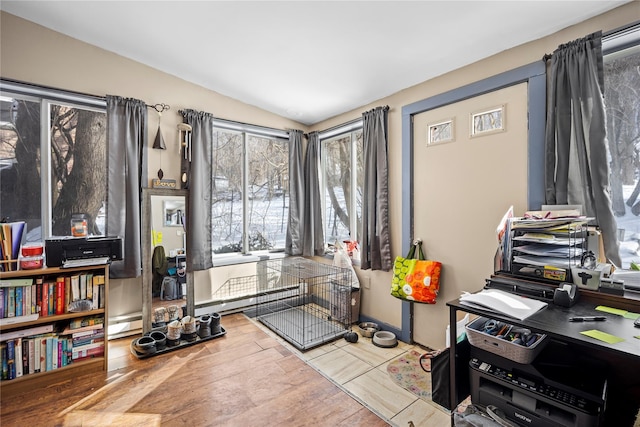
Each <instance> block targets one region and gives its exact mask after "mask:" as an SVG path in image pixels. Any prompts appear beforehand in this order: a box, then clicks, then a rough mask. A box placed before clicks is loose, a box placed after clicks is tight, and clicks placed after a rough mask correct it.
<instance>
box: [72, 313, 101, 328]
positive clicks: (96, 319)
mask: <svg viewBox="0 0 640 427" xmlns="http://www.w3.org/2000/svg"><path fill="white" fill-rule="evenodd" d="M101 324H104V316H89V317H82V318H78V319H72V320H71V321H70V322H69V328H70V329H78V328H82V327H85V326H93V325H101Z"/></svg>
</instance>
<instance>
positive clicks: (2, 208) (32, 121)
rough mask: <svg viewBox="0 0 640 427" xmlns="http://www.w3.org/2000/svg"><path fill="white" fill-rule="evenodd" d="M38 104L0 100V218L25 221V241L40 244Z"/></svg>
mask: <svg viewBox="0 0 640 427" xmlns="http://www.w3.org/2000/svg"><path fill="white" fill-rule="evenodd" d="M40 194H41V185H40V103H39V102H33V101H27V100H24V99H18V98H15V99H12V98H8V97H4V96H3V97H2V98H0V217H2V218H6V219H7V220H8V221H10V222H12V221H25V222H26V224H27V225H26V227H27V241H29V242H37V241H42V239H43V236H42V218H41V207H40V203H41V202H40V200H41V199H40Z"/></svg>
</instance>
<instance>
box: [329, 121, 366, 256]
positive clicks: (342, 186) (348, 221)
mask: <svg viewBox="0 0 640 427" xmlns="http://www.w3.org/2000/svg"><path fill="white" fill-rule="evenodd" d="M337 132H339V130H338V131H337ZM319 139H320V142H321V150H320V153H321V161H322V178H321V179H322V187H323V189H322V192H323V193H324V199H323V209H322V210H323V224H324V230H325V242H326V244H327V245H328V246H329V247H331V246H332V245H334V244H335V243H336V242H344V241H347V240H349V241H355V242H357V241H359V238H360V236H359V234H358V233H359V230H360V229H361V220H362V184H363V159H362V151H363V139H362V121H360V120H359V121H358V122H356V123H355V124H353V125H352V126H351V129H348V130H346V131H343V132H342V133H338V134H337V135H336V132H325V133H324V135H323V133H320V135H319Z"/></svg>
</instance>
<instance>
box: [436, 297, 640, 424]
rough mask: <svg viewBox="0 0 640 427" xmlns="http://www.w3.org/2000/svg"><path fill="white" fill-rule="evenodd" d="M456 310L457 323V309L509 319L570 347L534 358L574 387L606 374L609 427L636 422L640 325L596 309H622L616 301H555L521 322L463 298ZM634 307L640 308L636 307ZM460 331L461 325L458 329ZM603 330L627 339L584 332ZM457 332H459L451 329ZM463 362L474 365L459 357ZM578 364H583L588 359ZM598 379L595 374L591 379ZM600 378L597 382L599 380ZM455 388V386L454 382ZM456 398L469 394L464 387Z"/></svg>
mask: <svg viewBox="0 0 640 427" xmlns="http://www.w3.org/2000/svg"><path fill="white" fill-rule="evenodd" d="M447 305H448V306H449V308H450V310H451V321H452V324H453V325H455V322H453V319H454V318H455V317H454V316H456V314H455V313H456V311H458V310H460V311H464V312H469V313H472V314H477V315H480V316H484V317H489V318H492V319H495V320H500V321H504V322H507V323H509V324H512V325H516V326H522V327H525V328H529V329H531V330H532V331H534V332H540V333H544V334H546V335H547V336H548V337H549V338H548V339H550V340H552V341H554V342H555V343H556V344H561V345H562V346H564V348H565V351H563V352H562V354H560V353H558V352H555V351H553V349H554V348H556V347H557V346H548V347H549V348H548V349H545V351H543V352H542V353H541V354H540V355H539V356H538V358H537V359H536V360H535V361H534V362H533V364H536V366H537V369H538V370H539V371H540V373H541V374H543V375H544V376H548V377H553V378H557V379H558V380H559V382H565V383H567V384H571V385H572V387H576V388H584V389H589V388H591V387H592V386H593V384H599V383H600V382H599V380H596V379H597V378H601V377H602V376H603V375H604V376H605V378H606V380H607V389H608V397H607V402H606V411H605V416H604V420H603V423H602V424H601V425H603V426H616V427H618V426H620V427H624V426H629V427H631V426H632V425H633V421H634V419H635V415H636V414H637V412H638V410H639V408H640V339H638V338H635V337H636V336H640V328H637V327H634V325H633V323H634V321H633V319H631V318H625V317H624V316H621V315H617V314H610V313H606V312H603V311H600V310H596V307H598V306H599V305H603V306H607V307H612V308H619V307H618V306H617V305H616V301H615V300H611V299H605V300H602V301H594V300H592V299H588V298H584V299H582V300H578V302H577V303H576V304H575V305H573V306H572V307H569V308H566V307H560V306H556V305H554V304H553V303H552V302H550V303H549V304H548V305H547V307H545V308H544V309H542V310H540V311H539V312H537V313H535V314H533V315H532V316H530V317H528V318H526V319H524V320H522V321H519V320H516V319H513V318H510V317H507V316H504V315H501V314H499V313H496V312H491V311H488V310H481V309H478V308H475V307H469V306H466V305H464V304H462V303H461V302H460V300H459V299H456V300H453V301H450V302H448V303H447ZM630 311H634V312H636V313H637V312H640V310H637V309H633V307H632V309H631V310H630ZM576 316H603V317H604V318H605V319H606V320H604V321H586V322H571V321H569V319H570V318H571V317H576ZM452 329H455V326H454V327H453V328H452ZM589 330H597V331H601V332H604V333H607V334H610V335H613V336H615V337H619V338H622V339H623V340H624V341H622V342H618V343H614V344H609V343H606V342H604V341H600V340H597V339H595V338H591V337H589V336H586V335H584V334H582V333H581V332H583V331H589ZM451 333H452V335H451V336H456V335H453V334H454V333H455V334H457V333H458V332H457V331H453V330H452V331H451ZM574 360H575V362H578V361H581V362H582V361H585V360H587V361H591V362H592V363H593V367H592V368H590V369H584V368H581V369H578V370H576V369H569V368H567V365H570V364H572V362H573V361H574ZM457 363H468V362H465V361H463V360H460V359H458V360H457ZM576 365H582V363H580V364H578V363H576ZM590 377H592V378H590ZM594 381H595V382H594ZM452 387H455V384H452ZM454 394H455V398H454V399H455V400H458V401H459V400H460V398H461V397H462V398H464V397H463V396H461V394H460V393H459V391H458V390H456V391H455V393H454Z"/></svg>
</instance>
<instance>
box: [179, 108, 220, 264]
mask: <svg viewBox="0 0 640 427" xmlns="http://www.w3.org/2000/svg"><path fill="white" fill-rule="evenodd" d="M180 114H182V119H183V122H184V123H187V124H188V125H190V126H191V164H190V167H189V176H188V177H187V182H188V183H189V207H188V209H187V230H188V233H189V234H188V235H187V262H188V263H189V266H190V268H189V269H190V270H191V271H199V270H207V269H209V268H213V255H212V248H211V244H212V242H211V227H212V225H211V201H212V197H213V172H212V159H213V154H212V153H213V149H212V147H213V116H212V115H211V114H209V113H204V112H200V111H194V110H181V111H180Z"/></svg>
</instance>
